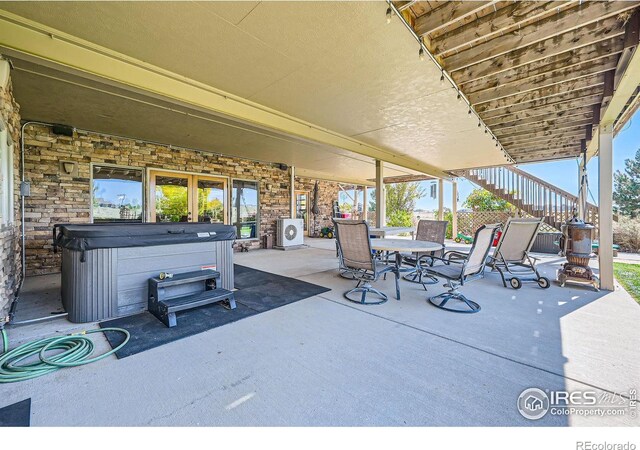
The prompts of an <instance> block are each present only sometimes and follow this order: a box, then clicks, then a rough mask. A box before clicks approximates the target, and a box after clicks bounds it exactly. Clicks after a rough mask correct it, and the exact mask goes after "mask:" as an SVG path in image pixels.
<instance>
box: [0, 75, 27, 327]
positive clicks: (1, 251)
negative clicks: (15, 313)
mask: <svg viewBox="0 0 640 450" xmlns="http://www.w3.org/2000/svg"><path fill="white" fill-rule="evenodd" d="M0 116H1V117H2V120H3V122H4V123H5V124H6V125H7V127H8V130H9V134H10V135H11V139H12V140H13V144H14V145H13V147H14V156H13V166H14V167H13V171H14V174H15V177H14V183H15V185H14V193H15V195H14V199H13V200H14V204H15V206H14V211H15V219H14V222H13V223H12V224H11V225H9V226H0V262H1V263H2V265H1V268H0V322H2V320H3V318H5V317H6V316H7V314H8V310H9V306H10V304H11V301H12V300H13V298H14V297H15V294H16V291H17V289H18V287H19V286H20V280H21V273H22V258H21V253H20V197H19V195H18V193H19V190H20V189H19V188H20V179H19V174H20V170H19V169H20V140H19V133H20V108H19V106H18V104H17V103H16V102H15V100H14V98H13V91H12V88H11V80H9V84H8V85H7V88H6V89H3V88H2V87H1V86H0ZM0 176H1V174H0Z"/></svg>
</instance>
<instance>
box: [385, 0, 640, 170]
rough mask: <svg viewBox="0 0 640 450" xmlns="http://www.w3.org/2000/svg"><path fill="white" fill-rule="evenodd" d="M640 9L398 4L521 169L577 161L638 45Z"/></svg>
mask: <svg viewBox="0 0 640 450" xmlns="http://www.w3.org/2000/svg"><path fill="white" fill-rule="evenodd" d="M639 5H640V2H638V1H611V2H607V1H579V0H578V1H548V2H543V1H419V2H406V1H396V2H394V6H395V7H396V8H397V9H398V10H399V11H401V13H402V15H403V16H404V18H405V20H407V22H408V23H409V24H410V25H411V26H412V27H413V29H414V30H415V32H416V33H417V34H418V36H420V37H421V38H422V40H423V42H424V43H425V45H426V47H427V48H428V49H429V51H430V52H431V53H432V54H433V55H434V56H435V58H436V60H437V61H438V62H439V63H440V65H441V66H442V67H443V68H444V70H446V71H447V72H448V73H449V74H450V75H451V77H452V79H453V80H454V81H455V83H456V84H457V85H458V87H459V88H460V90H461V91H462V92H463V93H464V94H465V96H466V97H467V98H468V99H469V101H470V103H471V105H472V106H473V109H474V110H475V111H476V112H477V113H478V114H479V116H480V117H481V118H482V120H483V121H484V122H485V124H486V125H487V126H488V127H489V128H490V130H491V131H492V132H493V133H494V134H495V136H496V137H497V138H498V140H499V141H500V143H501V144H502V145H503V147H504V148H505V150H506V151H507V152H508V153H509V154H510V155H511V157H512V158H513V159H514V160H515V161H516V162H517V163H523V162H532V161H544V160H550V159H559V158H566V157H576V156H579V155H580V153H581V151H583V150H584V149H585V148H586V145H587V143H588V141H589V140H590V139H591V136H592V131H593V126H595V125H597V124H598V123H599V120H600V111H604V109H605V107H606V105H607V102H608V100H609V99H610V98H611V95H612V94H613V92H614V89H615V86H616V84H617V81H618V79H619V77H620V75H621V74H622V73H623V72H624V69H626V66H625V64H626V63H627V62H628V60H629V58H630V55H631V54H632V53H633V51H635V49H636V47H637V46H638V40H639V33H638V31H639V29H640V8H639Z"/></svg>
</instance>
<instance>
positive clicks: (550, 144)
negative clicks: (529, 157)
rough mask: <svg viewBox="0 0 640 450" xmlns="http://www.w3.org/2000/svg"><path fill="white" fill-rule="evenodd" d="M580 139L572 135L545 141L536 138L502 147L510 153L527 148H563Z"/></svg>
mask: <svg viewBox="0 0 640 450" xmlns="http://www.w3.org/2000/svg"><path fill="white" fill-rule="evenodd" d="M580 141H581V138H580V137H575V136H574V137H573V138H566V137H565V138H553V139H549V140H546V141H543V140H538V141H534V142H526V143H520V144H518V145H515V144H514V145H509V146H508V147H507V146H506V145H505V146H504V148H505V150H507V151H509V152H510V153H517V152H518V151H521V150H524V149H529V148H534V147H537V148H565V147H572V146H575V145H579V144H580Z"/></svg>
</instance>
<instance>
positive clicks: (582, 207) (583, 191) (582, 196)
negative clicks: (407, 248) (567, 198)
mask: <svg viewBox="0 0 640 450" xmlns="http://www.w3.org/2000/svg"><path fill="white" fill-rule="evenodd" d="M579 163H580V165H579V166H578V218H579V219H581V220H582V221H583V222H586V221H587V192H588V186H587V155H586V148H585V152H584V153H582V156H581V157H580V160H579Z"/></svg>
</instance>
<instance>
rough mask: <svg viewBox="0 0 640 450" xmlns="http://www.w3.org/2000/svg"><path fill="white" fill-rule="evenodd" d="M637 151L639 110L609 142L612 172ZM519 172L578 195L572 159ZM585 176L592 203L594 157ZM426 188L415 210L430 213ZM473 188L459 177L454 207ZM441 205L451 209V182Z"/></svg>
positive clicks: (529, 166) (432, 202) (595, 171)
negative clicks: (611, 153)
mask: <svg viewBox="0 0 640 450" xmlns="http://www.w3.org/2000/svg"><path fill="white" fill-rule="evenodd" d="M639 148H640V111H638V112H636V113H635V115H634V116H633V117H632V118H631V121H630V122H629V123H627V124H626V125H625V127H624V129H623V130H622V131H620V132H619V133H618V135H617V136H616V137H615V139H614V141H613V169H614V171H615V170H624V161H625V159H629V158H634V157H635V154H636V151H637V150H638V149H639ZM518 167H519V168H520V169H522V170H524V171H526V172H529V173H530V174H532V175H534V176H536V177H538V178H541V179H543V180H545V181H548V182H549V183H551V184H554V185H556V186H558V187H559V188H561V189H564V190H565V191H568V192H571V193H572V194H574V195H578V164H577V162H576V160H575V159H567V160H562V161H554V162H546V163H537V164H522V165H519V166H518ZM587 171H588V176H589V189H590V190H591V193H592V194H593V197H594V199H595V201H594V199H591V198H589V202H591V203H596V204H597V200H598V158H591V161H589V163H588V164H587ZM423 184H424V186H425V188H426V189H427V196H426V197H424V198H422V199H421V200H419V201H418V203H417V206H416V207H417V208H418V209H426V210H434V209H437V208H438V199H437V198H436V199H432V198H431V197H429V195H428V193H429V184H430V182H426V181H425V182H423ZM474 188H476V186H475V185H474V184H473V183H471V182H470V181H467V180H465V179H463V178H461V179H459V180H458V193H459V199H460V201H459V202H458V208H462V204H463V203H464V200H465V199H466V198H467V196H468V195H469V193H470V192H471V191H472V190H473V189H474ZM444 204H445V206H446V207H449V208H450V207H451V183H447V182H445V187H444Z"/></svg>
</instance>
